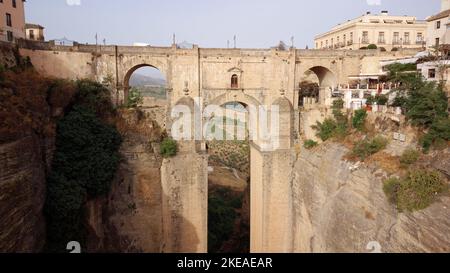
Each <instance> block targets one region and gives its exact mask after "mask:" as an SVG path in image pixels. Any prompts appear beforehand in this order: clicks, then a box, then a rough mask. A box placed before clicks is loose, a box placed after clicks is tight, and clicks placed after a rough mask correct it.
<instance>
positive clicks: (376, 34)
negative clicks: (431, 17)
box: [314, 11, 427, 51]
mask: <svg viewBox="0 0 450 273" xmlns="http://www.w3.org/2000/svg"><path fill="white" fill-rule="evenodd" d="M426 30H427V24H426V22H425V21H420V20H417V18H416V17H414V16H393V15H389V13H388V12H387V11H383V12H381V14H371V13H370V12H367V14H364V15H362V16H360V17H358V18H356V19H353V20H349V21H347V22H345V23H343V24H339V25H337V26H335V27H334V28H332V29H331V30H330V31H328V32H326V33H323V34H320V35H318V36H316V38H315V40H314V41H315V48H316V49H352V50H355V49H360V48H364V47H367V46H368V45H370V44H375V45H377V47H380V48H385V49H386V50H388V51H390V50H392V49H393V48H421V47H423V46H424V45H425V41H426Z"/></svg>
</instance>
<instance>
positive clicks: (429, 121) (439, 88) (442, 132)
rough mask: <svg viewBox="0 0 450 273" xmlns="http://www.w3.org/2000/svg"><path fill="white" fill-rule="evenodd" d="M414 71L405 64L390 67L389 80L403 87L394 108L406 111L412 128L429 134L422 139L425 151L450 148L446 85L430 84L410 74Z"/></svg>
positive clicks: (399, 91)
mask: <svg viewBox="0 0 450 273" xmlns="http://www.w3.org/2000/svg"><path fill="white" fill-rule="evenodd" d="M412 68H413V67H412V66H411V65H402V64H396V65H391V66H390V67H389V76H388V79H389V80H391V81H393V82H400V83H401V85H400V87H399V88H397V90H395V93H396V99H395V101H394V105H395V106H399V107H402V108H403V109H404V110H405V112H406V117H407V118H408V120H409V121H410V122H411V124H412V125H415V126H417V127H419V128H421V129H423V130H425V131H426V134H424V135H423V136H422V138H421V144H422V147H423V149H424V151H428V150H429V149H430V148H432V147H435V148H439V147H446V146H447V144H446V142H447V141H449V140H450V119H449V116H448V98H447V95H446V94H445V92H444V89H443V88H444V86H443V83H435V82H427V81H425V80H424V79H423V78H422V76H421V75H418V74H417V73H411V72H409V73H408V72H407V71H409V70H411V69H412Z"/></svg>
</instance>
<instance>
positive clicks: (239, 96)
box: [208, 92, 261, 106]
mask: <svg viewBox="0 0 450 273" xmlns="http://www.w3.org/2000/svg"><path fill="white" fill-rule="evenodd" d="M230 102H239V103H242V104H244V105H245V106H249V105H253V106H260V105H261V103H260V102H259V101H258V100H257V99H256V98H254V97H252V96H249V95H247V94H245V93H243V92H226V93H224V94H222V95H219V96H217V97H215V98H214V99H212V100H211V101H210V102H209V103H208V105H218V106H221V105H224V104H227V103H230Z"/></svg>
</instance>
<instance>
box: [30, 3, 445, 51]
mask: <svg viewBox="0 0 450 273" xmlns="http://www.w3.org/2000/svg"><path fill="white" fill-rule="evenodd" d="M440 2H441V1H440V0H308V1H306V0H159V1H156V0H28V1H27V2H26V18H27V22H30V23H37V24H41V25H43V26H44V27H45V28H46V30H45V31H46V38H47V39H54V38H62V37H67V38H69V39H72V40H76V41H78V42H81V43H86V42H89V43H94V42H95V38H94V37H95V33H96V32H97V33H98V37H99V41H102V40H103V38H106V41H107V43H108V44H120V45H124V44H133V43H134V42H142V43H149V44H151V45H160V46H168V45H170V44H171V43H172V33H176V37H177V42H182V41H184V40H186V41H189V42H191V43H195V44H198V45H199V46H200V47H226V46H227V40H230V43H231V44H232V40H233V36H234V35H235V34H236V35H237V46H238V47H245V48H267V47H271V46H274V45H276V44H277V43H278V42H279V41H280V40H284V41H286V43H288V44H290V37H291V36H294V37H295V46H296V47H297V48H304V47H305V46H306V45H309V46H310V47H312V46H313V39H314V36H315V35H316V34H319V33H321V32H324V31H327V30H329V29H330V28H331V27H333V26H335V25H336V24H338V23H342V22H345V21H346V20H348V19H352V18H355V17H357V16H359V15H362V14H363V13H365V12H366V11H371V12H374V13H379V12H380V11H381V10H389V12H390V13H391V14H395V15H414V16H417V17H418V18H419V19H425V17H427V16H429V15H432V14H434V13H437V12H438V11H439V7H440ZM77 3H80V5H78V4H77ZM368 3H369V4H368ZM370 3H374V4H372V5H370ZM377 3H381V5H376V4H377Z"/></svg>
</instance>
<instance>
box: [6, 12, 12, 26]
mask: <svg viewBox="0 0 450 273" xmlns="http://www.w3.org/2000/svg"><path fill="white" fill-rule="evenodd" d="M6 25H7V26H8V27H12V20H11V14H9V13H7V14H6Z"/></svg>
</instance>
